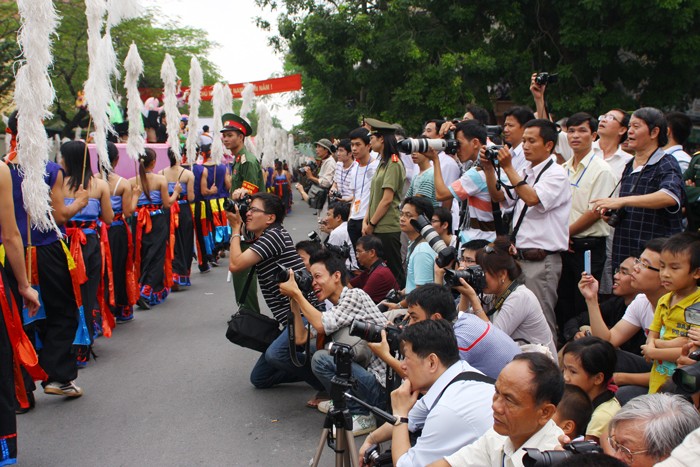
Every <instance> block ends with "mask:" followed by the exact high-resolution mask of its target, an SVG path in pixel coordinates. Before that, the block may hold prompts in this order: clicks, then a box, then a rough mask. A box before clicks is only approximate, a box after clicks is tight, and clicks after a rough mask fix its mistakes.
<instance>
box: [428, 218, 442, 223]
mask: <svg viewBox="0 0 700 467" xmlns="http://www.w3.org/2000/svg"><path fill="white" fill-rule="evenodd" d="M436 222H437V223H438V224H439V223H440V219H430V223H431V224H434V223H436Z"/></svg>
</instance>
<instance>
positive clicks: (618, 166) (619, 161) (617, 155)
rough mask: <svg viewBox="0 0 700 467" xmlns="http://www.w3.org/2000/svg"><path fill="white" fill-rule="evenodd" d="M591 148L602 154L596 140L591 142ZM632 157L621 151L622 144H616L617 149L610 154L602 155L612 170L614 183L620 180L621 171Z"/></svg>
mask: <svg viewBox="0 0 700 467" xmlns="http://www.w3.org/2000/svg"><path fill="white" fill-rule="evenodd" d="M593 150H594V151H600V154H601V155H603V150H602V149H600V143H599V142H598V141H594V142H593ZM633 157H634V156H633V155H632V154H630V153H627V152H625V151H623V150H622V146H618V147H617V150H616V151H615V152H614V153H613V155H612V156H610V157H604V159H605V162H607V163H608V164H610V168H611V169H612V171H613V175H615V183H617V182H618V181H619V180H620V177H622V172H623V171H624V170H625V166H626V165H627V163H628V162H629V161H630V160H631V159H632V158H633ZM618 191H619V187H618Z"/></svg>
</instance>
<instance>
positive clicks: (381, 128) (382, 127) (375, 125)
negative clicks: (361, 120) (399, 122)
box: [365, 118, 396, 134]
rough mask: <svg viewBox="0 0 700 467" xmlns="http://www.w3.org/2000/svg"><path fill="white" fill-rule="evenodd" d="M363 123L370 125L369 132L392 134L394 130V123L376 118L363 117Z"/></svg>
mask: <svg viewBox="0 0 700 467" xmlns="http://www.w3.org/2000/svg"><path fill="white" fill-rule="evenodd" d="M365 123H367V124H368V125H369V126H371V127H372V131H371V133H383V134H393V133H394V132H395V131H396V125H394V124H391V123H386V122H382V121H381V120H377V119H376V118H365Z"/></svg>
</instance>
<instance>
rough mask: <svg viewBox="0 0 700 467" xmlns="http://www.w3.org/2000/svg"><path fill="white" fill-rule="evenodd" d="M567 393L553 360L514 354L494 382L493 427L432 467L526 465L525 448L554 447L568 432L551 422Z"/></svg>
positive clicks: (537, 355)
mask: <svg viewBox="0 0 700 467" xmlns="http://www.w3.org/2000/svg"><path fill="white" fill-rule="evenodd" d="M563 394H564V379H563V378H562V376H561V373H560V371H559V368H557V365H556V364H555V363H554V362H553V361H552V360H551V359H550V358H549V357H546V356H545V355H544V354H540V353H524V354H520V355H516V356H515V358H513V361H512V362H510V363H509V364H508V365H506V367H505V368H504V369H503V371H501V374H500V375H498V379H497V380H496V394H495V395H494V397H493V404H492V408H493V428H491V429H490V430H489V431H487V432H486V433H485V434H484V435H483V436H482V437H481V438H479V439H477V440H476V441H474V443H472V444H470V445H468V446H465V447H463V448H462V449H460V450H459V451H457V452H456V453H454V454H453V455H451V456H448V457H445V458H444V459H441V460H439V461H437V462H434V463H433V464H430V465H431V466H432V467H448V466H452V467H467V466H481V467H483V466H493V467H516V466H518V467H519V466H522V465H523V456H524V455H525V450H524V449H523V448H525V447H527V448H536V449H540V450H547V449H554V448H556V447H557V446H559V442H558V437H559V436H561V435H562V434H563V433H564V432H563V431H562V430H561V429H560V428H559V427H558V426H557V425H556V423H554V421H553V420H552V417H553V416H554V413H555V412H556V410H557V404H558V403H559V401H560V400H561V398H562V395H563Z"/></svg>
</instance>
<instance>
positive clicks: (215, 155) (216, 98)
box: [211, 83, 225, 164]
mask: <svg viewBox="0 0 700 467" xmlns="http://www.w3.org/2000/svg"><path fill="white" fill-rule="evenodd" d="M224 92H225V91H224V85H223V84H221V83H216V84H214V89H213V90H212V106H213V107H214V125H213V126H214V131H213V133H214V135H216V136H219V135H220V134H221V128H222V123H221V117H222V115H223V113H222V112H221V110H222V109H223V101H224V99H225V97H224ZM223 156H224V144H223V143H222V141H221V138H214V142H213V143H212V144H211V158H212V161H214V163H215V164H220V163H221V160H222V159H223Z"/></svg>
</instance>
